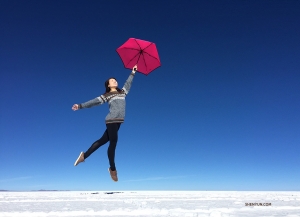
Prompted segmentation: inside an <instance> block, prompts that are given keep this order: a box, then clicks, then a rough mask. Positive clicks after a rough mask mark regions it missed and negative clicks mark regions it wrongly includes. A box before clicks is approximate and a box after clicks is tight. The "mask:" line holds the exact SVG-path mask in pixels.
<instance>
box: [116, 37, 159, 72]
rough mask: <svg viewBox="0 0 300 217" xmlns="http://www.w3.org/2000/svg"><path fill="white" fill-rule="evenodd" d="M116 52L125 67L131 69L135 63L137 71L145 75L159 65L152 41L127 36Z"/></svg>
mask: <svg viewBox="0 0 300 217" xmlns="http://www.w3.org/2000/svg"><path fill="white" fill-rule="evenodd" d="M117 52H118V54H119V56H120V58H121V60H122V62H123V64H124V67H125V68H127V69H132V68H133V66H134V65H136V64H137V65H138V71H139V72H141V73H143V74H145V75H148V74H149V73H150V72H152V71H153V70H154V69H156V68H158V67H159V66H160V65H161V64H160V60H159V56H158V52H157V48H156V45H155V44H154V43H153V42H149V41H144V40H140V39H136V38H129V39H128V40H127V41H126V42H125V43H124V44H123V45H122V46H120V47H119V48H118V49H117Z"/></svg>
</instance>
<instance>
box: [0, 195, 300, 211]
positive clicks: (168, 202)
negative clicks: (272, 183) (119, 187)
mask: <svg viewBox="0 0 300 217" xmlns="http://www.w3.org/2000/svg"><path fill="white" fill-rule="evenodd" d="M0 216H1V217H2V216H8V217H12V216H13V217H19V216H24V217H25V216H26V217H36V216H42V217H44V216H47V217H50V216H53V217H54V216H72V217H73V216H74V217H84V216H88V217H91V216H120V217H121V216H141V217H146V216H164V217H166V216H179V217H186V216H190V217H200V216H214V217H217V216H226V217H227V216H228V217H229V216H230V217H231V216H234V217H243V216H247V217H249V216H255V217H262V216H287V217H300V192H299V191H285V192H282V191H273V192H271V191H255V192H254V191H248V192H246V191H243V192H242V191H185V192H184V191H148V192H146V191H137V192H129V191H124V192H104V191H95V192H93V191H85V192H83V191H66V192H0Z"/></svg>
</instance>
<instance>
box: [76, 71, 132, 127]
mask: <svg viewBox="0 0 300 217" xmlns="http://www.w3.org/2000/svg"><path fill="white" fill-rule="evenodd" d="M133 77H134V73H131V74H130V75H129V77H128V79H127V80H126V82H125V84H124V87H123V88H122V90H121V91H120V92H118V91H114V92H108V93H105V94H102V95H101V96H99V97H96V98H95V99H92V100H90V101H87V102H85V103H81V104H79V109H83V108H91V107H92V106H95V105H101V104H103V103H105V102H108V105H109V113H108V115H107V116H106V118H105V123H106V124H110V123H123V122H124V118H125V106H126V102H125V97H126V95H127V94H128V92H129V90H130V87H131V83H132V80H133Z"/></svg>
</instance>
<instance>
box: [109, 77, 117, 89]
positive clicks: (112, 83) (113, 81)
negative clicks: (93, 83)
mask: <svg viewBox="0 0 300 217" xmlns="http://www.w3.org/2000/svg"><path fill="white" fill-rule="evenodd" d="M108 87H110V88H116V87H118V82H117V81H116V79H113V78H111V79H109V82H108Z"/></svg>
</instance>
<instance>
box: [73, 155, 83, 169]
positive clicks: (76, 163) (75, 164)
mask: <svg viewBox="0 0 300 217" xmlns="http://www.w3.org/2000/svg"><path fill="white" fill-rule="evenodd" d="M82 153H83V152H81V153H80V155H79V157H78V158H77V160H76V161H75V163H74V166H77V165H78V164H79V163H81V162H78V161H79V159H80V158H81V155H82Z"/></svg>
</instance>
